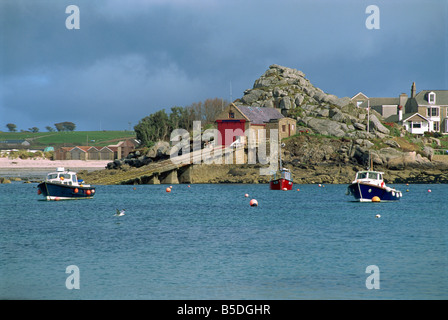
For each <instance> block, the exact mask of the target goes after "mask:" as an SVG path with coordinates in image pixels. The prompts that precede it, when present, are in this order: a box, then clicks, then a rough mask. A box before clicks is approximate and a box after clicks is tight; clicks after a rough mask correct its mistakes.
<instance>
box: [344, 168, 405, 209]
mask: <svg viewBox="0 0 448 320" xmlns="http://www.w3.org/2000/svg"><path fill="white" fill-rule="evenodd" d="M383 175H384V172H379V171H373V170H366V171H358V172H357V173H356V177H355V180H353V182H352V183H351V184H350V185H349V186H348V188H347V193H346V194H347V195H352V196H353V197H354V198H355V200H356V201H359V202H372V201H398V200H400V198H401V197H402V196H403V194H402V193H401V191H399V190H396V189H394V188H390V187H388V186H386V184H385V183H384V180H383Z"/></svg>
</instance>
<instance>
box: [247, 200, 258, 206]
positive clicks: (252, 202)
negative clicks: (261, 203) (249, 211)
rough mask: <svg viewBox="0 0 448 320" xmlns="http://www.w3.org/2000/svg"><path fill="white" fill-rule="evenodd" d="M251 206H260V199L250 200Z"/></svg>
mask: <svg viewBox="0 0 448 320" xmlns="http://www.w3.org/2000/svg"><path fill="white" fill-rule="evenodd" d="M249 204H250V206H251V207H257V206H258V201H257V200H255V199H252V200H250V202H249Z"/></svg>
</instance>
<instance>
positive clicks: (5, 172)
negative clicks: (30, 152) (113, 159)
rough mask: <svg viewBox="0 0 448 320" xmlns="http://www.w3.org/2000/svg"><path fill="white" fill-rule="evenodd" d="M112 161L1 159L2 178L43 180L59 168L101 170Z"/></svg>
mask: <svg viewBox="0 0 448 320" xmlns="http://www.w3.org/2000/svg"><path fill="white" fill-rule="evenodd" d="M108 162H110V160H101V161H99V160H98V161H95V160H89V161H85V160H48V159H35V160H34V159H25V160H23V159H9V158H6V157H3V158H0V177H22V178H42V177H45V175H46V174H47V173H48V172H49V171H52V170H56V168H57V167H64V168H68V169H71V170H73V171H80V170H88V171H94V170H101V169H104V168H105V167H106V165H107V163H108Z"/></svg>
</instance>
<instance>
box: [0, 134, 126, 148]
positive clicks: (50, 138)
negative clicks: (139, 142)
mask: <svg viewBox="0 0 448 320" xmlns="http://www.w3.org/2000/svg"><path fill="white" fill-rule="evenodd" d="M129 138H135V132H134V131H68V132H37V133H31V132H0V141H5V140H27V141H28V142H29V143H30V146H29V147H28V148H30V149H33V148H34V149H42V148H45V147H55V148H57V147H61V146H76V145H89V146H100V147H102V146H107V145H109V144H114V143H116V142H118V141H121V140H124V139H129ZM1 147H5V146H4V145H2V146H1Z"/></svg>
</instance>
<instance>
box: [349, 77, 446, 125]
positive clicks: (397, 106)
mask: <svg viewBox="0 0 448 320" xmlns="http://www.w3.org/2000/svg"><path fill="white" fill-rule="evenodd" d="M355 97H357V98H359V94H358V96H355ZM367 100H368V101H367ZM367 100H365V101H363V102H362V103H361V104H359V107H367V105H370V107H371V108H372V109H375V110H376V111H378V112H379V113H380V114H381V115H382V116H383V117H384V118H385V122H395V123H399V124H401V125H403V126H404V127H405V128H406V130H407V131H409V132H411V133H413V134H424V133H425V132H439V133H442V134H448V90H422V91H420V92H419V93H418V94H417V90H416V85H415V82H413V83H412V86H411V96H410V97H409V96H408V95H407V94H406V93H402V94H400V95H399V97H398V98H368V99H367Z"/></svg>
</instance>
